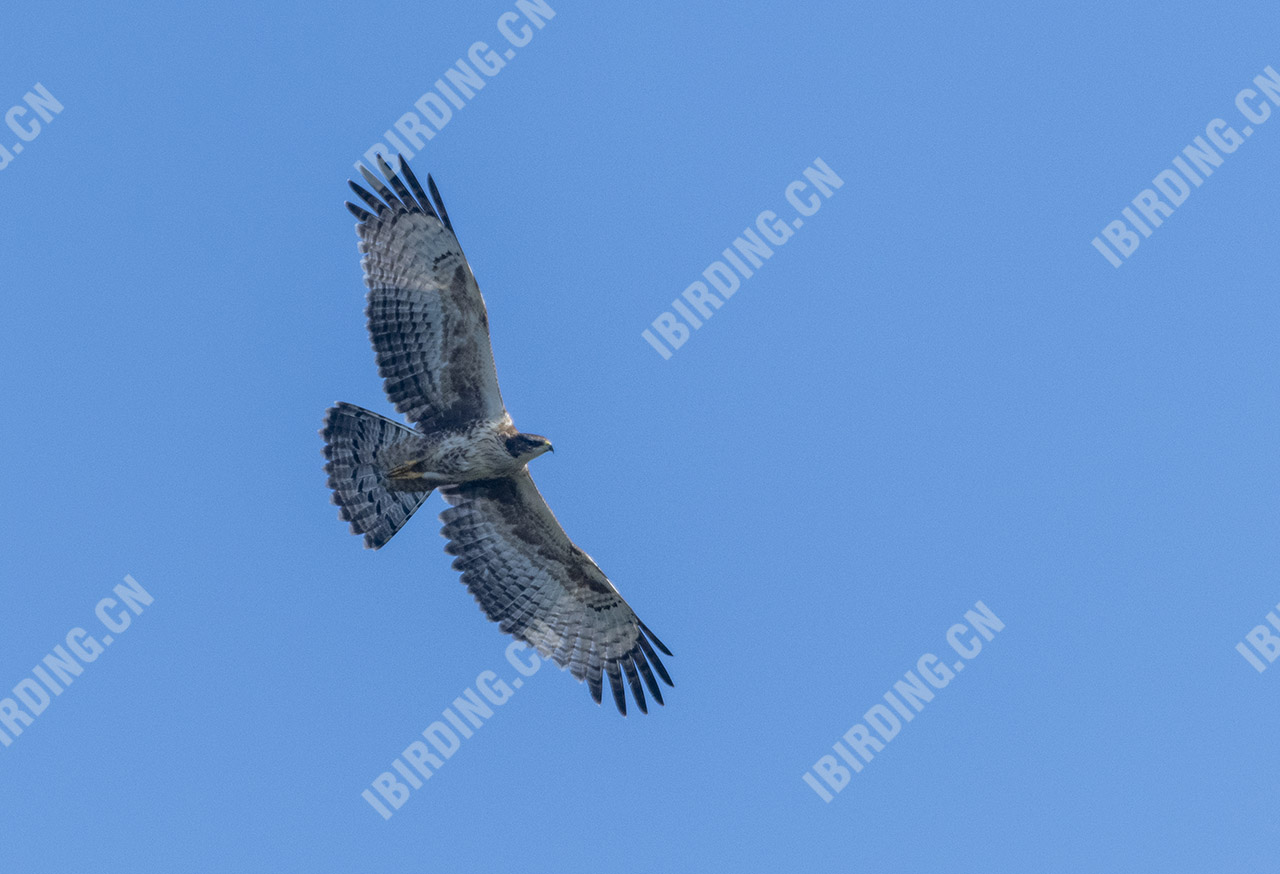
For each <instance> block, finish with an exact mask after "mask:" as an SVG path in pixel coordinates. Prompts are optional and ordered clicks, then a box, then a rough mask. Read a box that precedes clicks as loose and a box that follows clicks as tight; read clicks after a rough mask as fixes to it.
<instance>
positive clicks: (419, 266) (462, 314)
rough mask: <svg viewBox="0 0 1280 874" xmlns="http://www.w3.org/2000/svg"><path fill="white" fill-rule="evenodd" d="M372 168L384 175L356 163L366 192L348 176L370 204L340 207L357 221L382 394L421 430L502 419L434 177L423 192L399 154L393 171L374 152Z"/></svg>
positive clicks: (482, 322) (482, 335) (478, 309)
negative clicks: (398, 159)
mask: <svg viewBox="0 0 1280 874" xmlns="http://www.w3.org/2000/svg"><path fill="white" fill-rule="evenodd" d="M378 169H379V170H380V171H381V172H382V174H383V175H384V176H385V177H386V182H384V181H383V180H382V179H379V178H378V177H377V176H375V175H374V174H373V173H371V172H370V171H368V170H367V169H365V168H364V167H361V168H360V172H361V174H362V175H363V176H364V181H365V183H366V184H368V186H369V187H370V188H372V189H373V191H372V192H370V191H369V190H368V189H365V188H364V187H362V186H360V185H358V184H356V183H355V182H348V184H349V185H350V186H351V190H352V191H354V192H355V193H356V196H357V197H359V198H360V200H361V201H362V202H363V203H364V205H365V206H366V207H368V208H367V209H365V208H364V207H361V206H357V205H355V204H353V203H347V209H349V210H350V211H351V214H352V215H354V216H355V217H356V218H357V219H358V220H359V224H357V225H356V231H357V233H358V234H359V235H360V251H361V252H362V253H364V258H363V260H362V261H361V265H362V266H363V267H364V273H365V284H366V285H367V286H368V287H369V303H368V306H367V307H366V309H365V314H366V315H367V316H368V318H369V337H370V339H371V340H372V342H373V348H374V351H375V352H376V353H377V359H378V373H379V374H380V375H381V376H382V378H383V388H384V389H385V390H386V393H387V397H388V398H390V400H391V402H392V403H393V404H395V407H396V409H397V410H399V411H400V412H401V413H404V414H405V415H406V416H408V417H409V419H410V420H411V421H413V422H414V423H416V424H417V426H418V428H419V430H421V431H423V432H424V433H429V432H431V431H433V430H436V429H437V428H443V427H450V426H453V425H459V424H462V423H465V422H471V421H475V420H477V419H502V418H505V417H506V409H505V407H504V406H503V403H502V393H501V392H500V391H499V390H498V374H497V372H496V371H495V369H494V365H493V351H492V349H491V348H490V345H489V319H488V316H487V314H486V313H485V307H484V298H483V297H481V296H480V288H479V287H478V286H477V285H476V280H475V277H474V276H473V275H472V273H471V267H470V266H468V264H467V259H466V257H465V256H464V255H463V254H462V248H461V247H460V246H459V245H458V238H457V237H456V236H454V233H453V225H452V223H451V222H450V221H449V216H448V213H446V212H445V209H444V202H443V201H442V200H441V199H440V192H439V190H438V189H437V188H436V184H435V181H434V180H433V179H431V177H430V176H428V177H427V187H428V189H430V192H431V196H430V197H428V196H427V194H426V192H424V191H423V190H422V185H421V183H419V182H418V179H417V177H416V176H414V175H413V171H412V170H410V169H409V165H408V164H406V163H405V162H404V161H403V160H401V161H400V172H399V173H395V172H393V171H392V170H391V168H390V167H389V166H388V165H387V162H386V161H384V160H383V159H382V157H381V156H379V157H378Z"/></svg>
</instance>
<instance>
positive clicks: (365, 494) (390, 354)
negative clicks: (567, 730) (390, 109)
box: [320, 156, 672, 716]
mask: <svg viewBox="0 0 1280 874" xmlns="http://www.w3.org/2000/svg"><path fill="white" fill-rule="evenodd" d="M377 163H378V169H379V170H380V171H381V172H382V175H383V176H384V177H386V180H385V182H384V181H383V180H382V179H379V178H378V177H377V176H376V175H375V174H373V173H372V172H370V171H369V170H367V169H365V168H364V167H363V166H362V167H361V168H360V171H361V174H362V175H363V177H364V181H365V182H366V183H367V184H368V186H369V188H371V189H372V192H371V191H369V190H367V189H365V188H364V187H362V186H360V185H358V184H356V183H355V182H348V184H349V185H350V186H351V190H352V191H354V192H355V193H356V195H357V196H358V197H359V199H360V201H361V202H362V203H363V204H364V206H357V205H355V204H352V203H347V204H346V207H347V209H349V210H350V211H351V213H352V214H353V215H355V217H356V218H357V219H358V220H359V222H358V224H357V225H356V232H357V234H358V235H359V237H360V244H359V248H360V252H361V253H363V255H364V257H363V259H362V260H361V265H362V266H363V268H364V274H365V284H366V285H367V286H368V288H369V293H368V306H367V307H366V309H365V314H366V315H367V316H368V320H369V323H368V327H369V335H370V338H371V339H372V341H373V349H374V352H375V353H376V356H377V362H378V372H379V374H380V375H381V376H382V378H383V388H384V390H385V391H386V393H387V397H388V398H389V399H390V401H391V403H392V404H393V405H394V406H395V408H396V410H398V411H399V412H400V413H403V414H404V415H405V416H406V417H407V418H408V419H409V420H410V421H411V422H413V423H414V425H415V427H413V428H410V427H408V426H406V425H402V424H400V423H399V422H395V421H392V420H391V419H388V418H385V417H383V416H380V415H378V414H377V413H373V412H370V411H369V410H365V409H362V408H361V407H357V406H354V405H352V404H346V403H339V404H336V405H335V406H333V407H331V408H330V409H329V410H328V412H327V414H326V416H325V420H324V428H323V429H321V431H320V435H321V436H322V437H323V438H324V441H325V447H324V455H325V458H326V459H327V462H326V463H325V471H326V472H327V473H328V475H329V487H330V488H331V489H332V490H333V502H334V503H335V504H337V505H338V507H339V508H340V509H339V511H338V515H339V516H340V517H341V518H342V519H344V520H346V521H349V522H350V523H351V531H352V532H353V533H355V534H362V535H364V543H365V546H366V547H368V548H371V549H378V548H380V547H382V546H383V545H385V544H386V542H387V541H388V540H390V539H391V537H392V536H393V535H394V534H395V533H396V532H397V531H399V530H400V527H401V526H402V525H404V524H405V522H407V521H408V520H409V517H410V516H412V515H413V513H414V511H415V510H417V509H418V507H419V506H421V505H422V502H423V501H425V500H426V498H427V496H428V495H430V494H431V492H432V490H434V489H439V490H440V493H441V495H443V496H444V498H445V500H446V501H447V502H448V503H449V504H450V505H451V506H450V507H449V508H448V509H446V510H445V511H444V512H443V513H441V514H440V520H441V521H442V522H443V523H444V527H443V528H442V529H441V534H443V535H444V536H445V537H446V538H447V539H448V541H449V542H448V544H447V545H446V546H445V552H447V553H449V554H450V555H454V556H456V558H455V559H454V561H453V567H454V568H455V569H456V570H459V571H461V572H462V582H463V583H464V584H466V586H467V589H468V591H470V592H471V594H472V595H473V596H474V597H475V599H476V601H477V602H478V603H479V604H480V609H481V610H483V611H484V613H485V615H486V616H488V617H489V619H491V620H493V621H495V622H497V623H499V626H498V627H499V628H500V629H501V630H502V631H504V632H506V633H507V634H510V635H512V636H513V637H515V638H516V639H518V640H522V641H524V642H525V643H528V644H530V645H531V646H533V647H535V648H536V649H537V651H538V652H539V654H541V655H542V656H543V657H544V658H551V659H554V660H555V662H556V664H558V665H559V666H560V667H561V668H568V670H569V672H570V673H571V674H572V675H573V676H574V677H575V678H576V679H578V680H579V681H582V680H585V681H586V683H587V686H588V688H589V689H590V692H591V697H592V698H594V699H595V701H596V703H597V704H598V703H600V699H601V692H602V688H603V680H602V674H603V675H604V676H607V677H608V678H609V686H610V688H611V690H612V692H613V700H614V703H615V704H616V705H617V707H618V711H619V712H620V713H622V714H623V715H624V716H625V715H626V712H627V700H626V694H625V692H624V687H623V682H622V678H623V675H624V674H625V675H626V679H627V685H628V686H630V688H631V694H632V697H633V698H634V699H635V702H636V705H637V706H639V708H640V710H641V712H644V713H647V712H648V707H647V706H646V703H645V694H644V686H647V687H648V689H649V693H650V694H651V695H652V696H653V699H654V700H655V701H657V702H658V703H659V704H661V703H663V702H662V692H661V690H660V687H659V686H658V683H657V680H656V679H655V678H654V674H655V673H656V674H657V676H658V677H661V678H662V680H663V681H664V682H665V683H666V684H667V685H668V686H670V685H672V683H671V677H670V676H669V675H668V674H667V670H666V668H665V667H663V664H662V662H661V660H660V659H659V658H658V654H657V652H655V651H654V647H657V649H659V650H661V651H662V652H663V653H665V654H666V655H671V651H670V650H668V649H667V648H666V647H665V646H663V645H662V642H661V641H659V640H658V638H657V637H656V636H655V635H654V634H653V632H651V631H650V630H649V629H648V627H647V626H646V625H645V624H644V623H643V622H641V621H640V619H639V617H637V616H636V614H635V612H634V611H633V610H632V609H631V607H630V606H628V605H627V602H626V601H624V600H623V599H622V596H621V595H620V594H618V590H617V589H615V588H614V586H613V583H611V582H609V578H608V577H606V576H605V575H604V572H603V571H601V570H600V568H599V567H598V566H597V565H596V563H595V562H594V561H592V560H591V557H590V556H589V555H587V554H586V553H585V552H583V551H582V550H581V549H579V548H578V547H577V546H575V545H574V543H573V541H571V540H570V539H569V537H568V535H566V534H565V532H564V529H563V528H561V527H560V523H559V522H557V521H556V517H555V516H553V515H552V514H551V509H550V508H549V507H548V506H547V504H546V501H544V500H543V498H542V495H541V494H539V492H538V489H537V487H536V486H534V484H533V479H532V477H530V476H529V469H528V467H527V465H528V463H529V462H530V461H531V460H533V459H534V458H537V457H538V456H539V455H542V454H543V453H545V452H549V451H551V442H550V441H549V440H547V438H546V437H542V436H539V435H537V434H524V433H521V432H520V431H517V430H516V429H515V427H514V426H513V425H512V423H511V417H510V416H509V415H508V414H507V410H506V407H505V406H504V405H503V402H502V395H501V393H500V392H499V391H498V376H497V373H496V371H495V369H494V363H493V351H492V349H491V347H490V345H489V320H488V316H487V314H486V312H485V306H484V299H483V298H482V297H481V296H480V289H479V287H478V286H477V285H476V280H475V277H474V276H473V275H472V273H471V267H470V266H469V265H468V264H467V259H466V258H465V257H464V256H463V254H462V249H461V248H460V247H459V245H458V238H457V237H456V236H454V231H453V223H452V222H451V221H450V220H449V214H448V213H447V212H446V211H445V208H444V203H443V202H442V201H441V200H440V192H439V190H438V189H437V188H436V184H435V181H434V180H433V179H432V178H431V177H430V176H428V177H427V188H428V190H429V191H430V192H431V196H430V197H428V196H427V194H426V192H424V191H423V190H422V185H421V184H420V183H419V182H418V180H417V178H416V177H415V176H414V174H413V171H412V170H410V169H409V166H408V164H407V163H405V161H404V159H403V158H401V159H400V160H399V171H398V172H394V171H392V169H391V168H390V167H389V166H388V165H387V163H386V161H385V160H383V159H382V158H381V156H379V158H378V162H377ZM641 678H643V680H644V684H643V685H642V684H641Z"/></svg>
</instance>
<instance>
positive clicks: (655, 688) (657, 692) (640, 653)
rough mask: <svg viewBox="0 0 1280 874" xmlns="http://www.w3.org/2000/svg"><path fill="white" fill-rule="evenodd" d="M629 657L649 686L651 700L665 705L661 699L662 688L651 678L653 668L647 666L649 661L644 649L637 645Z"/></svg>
mask: <svg viewBox="0 0 1280 874" xmlns="http://www.w3.org/2000/svg"><path fill="white" fill-rule="evenodd" d="M631 658H632V660H633V661H635V663H636V667H637V668H639V669H640V675H641V676H642V677H644V683H645V685H646V686H648V687H649V694H650V695H652V696H653V700H654V701H657V702H658V704H660V705H665V704H666V702H665V701H663V700H662V689H661V687H660V686H659V685H658V681H657V680H655V679H654V678H653V669H652V668H650V667H649V662H648V661H647V660H646V659H645V657H644V650H642V649H640V648H639V647H637V648H636V649H633V650H632V651H631Z"/></svg>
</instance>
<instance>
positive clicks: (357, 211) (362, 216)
mask: <svg viewBox="0 0 1280 874" xmlns="http://www.w3.org/2000/svg"><path fill="white" fill-rule="evenodd" d="M343 206H345V207H346V208H347V210H348V211H350V213H351V214H352V215H353V216H355V217H356V218H357V219H358V220H359V221H362V222H367V221H368V220H369V219H371V218H373V214H372V213H368V212H365V211H364V210H363V209H361V208H360V207H358V206H356V205H355V204H354V203H352V202H351V201H349V200H347V201H344V202H343Z"/></svg>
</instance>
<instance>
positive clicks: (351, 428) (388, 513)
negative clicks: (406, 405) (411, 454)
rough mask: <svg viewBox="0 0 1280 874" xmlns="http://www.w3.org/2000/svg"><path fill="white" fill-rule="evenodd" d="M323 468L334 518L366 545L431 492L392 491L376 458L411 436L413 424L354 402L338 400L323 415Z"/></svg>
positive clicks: (372, 545)
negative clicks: (348, 526)
mask: <svg viewBox="0 0 1280 874" xmlns="http://www.w3.org/2000/svg"><path fill="white" fill-rule="evenodd" d="M320 436H321V437H323V438H324V444H325V445H324V457H325V458H327V459H328V461H327V462H326V463H325V466H324V469H325V472H326V473H328V474H329V488H331V489H333V502H334V503H335V504H337V505H338V507H339V508H340V509H339V510H338V517H339V518H341V519H345V520H347V521H348V522H350V523H351V533H352V534H363V535H364V545H365V547H366V548H368V549H378V548H379V547H381V546H383V545H384V544H385V543H386V542H387V541H388V540H390V539H391V538H392V537H393V536H394V535H395V533H396V532H397V531H399V530H400V527H401V526H402V525H404V523H405V522H408V521H409V517H410V516H412V515H413V513H414V511H415V510H417V509H418V507H420V506H421V505H422V502H423V501H425V500H426V499H427V496H428V495H430V494H431V492H430V490H428V491H425V492H406V491H393V490H392V489H389V488H388V487H387V481H386V477H385V474H384V472H383V467H382V465H381V464H380V463H379V461H378V458H379V456H380V455H382V454H383V452H384V451H385V450H387V449H388V448H389V447H391V446H394V445H396V444H397V443H399V442H400V441H402V440H404V439H405V438H412V437H413V436H415V432H414V430H413V429H412V428H410V427H408V426H406V425H401V424H400V423H399V422H393V421H391V420H390V419H388V418H386V417H384V416H379V415H378V414H377V413H371V412H369V411H368V410H366V409H363V408H362V407H357V406H355V405H354V404H342V403H340V404H336V405H335V406H332V407H330V408H329V410H328V412H327V413H326V414H325V417H324V428H322V429H321V430H320Z"/></svg>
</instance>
